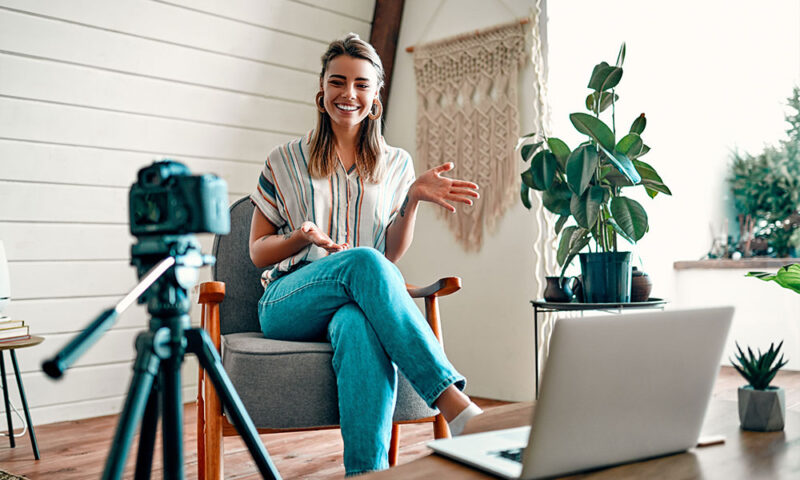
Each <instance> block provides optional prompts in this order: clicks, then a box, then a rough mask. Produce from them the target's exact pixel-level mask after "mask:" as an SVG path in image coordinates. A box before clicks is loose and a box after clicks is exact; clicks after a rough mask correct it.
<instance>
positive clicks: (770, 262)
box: [672, 257, 800, 270]
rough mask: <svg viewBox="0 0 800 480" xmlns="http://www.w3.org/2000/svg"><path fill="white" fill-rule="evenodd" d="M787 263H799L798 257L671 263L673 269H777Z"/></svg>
mask: <svg viewBox="0 0 800 480" xmlns="http://www.w3.org/2000/svg"><path fill="white" fill-rule="evenodd" d="M789 263H800V258H770V257H754V258H743V259H741V260H731V259H729V258H721V259H713V260H683V261H678V262H675V263H673V264H672V268H674V269H675V270H690V269H705V270H717V269H734V268H738V269H745V270H753V269H758V268H770V269H777V268H780V267H782V266H784V265H787V264H789Z"/></svg>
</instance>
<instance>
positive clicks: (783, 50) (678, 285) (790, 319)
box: [548, 0, 800, 369]
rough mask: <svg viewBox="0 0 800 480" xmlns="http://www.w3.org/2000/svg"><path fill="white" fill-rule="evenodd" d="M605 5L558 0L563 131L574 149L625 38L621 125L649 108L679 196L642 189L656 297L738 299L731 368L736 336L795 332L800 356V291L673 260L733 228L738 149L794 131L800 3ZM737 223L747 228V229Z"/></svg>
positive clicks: (555, 30) (757, 338)
mask: <svg viewBox="0 0 800 480" xmlns="http://www.w3.org/2000/svg"><path fill="white" fill-rule="evenodd" d="M595 7H596V2H591V1H588V0H566V1H557V2H550V5H549V6H548V8H549V17H550V21H549V24H548V28H549V41H550V52H549V53H550V57H549V59H550V94H551V105H552V108H553V135H555V136H562V138H563V139H564V140H566V141H567V143H568V144H570V145H575V143H577V142H579V141H580V140H579V138H580V136H579V135H578V134H577V132H575V129H574V128H573V127H572V125H571V124H570V123H569V119H568V115H569V113H570V112H574V111H583V109H584V108H585V107H583V99H584V98H585V95H586V94H587V91H588V89H587V88H586V84H587V83H588V79H589V75H590V73H591V69H592V66H593V65H595V64H596V63H598V62H600V61H601V60H606V61H608V62H609V63H613V62H614V61H615V59H616V54H617V49H618V48H619V45H620V44H621V43H622V42H623V41H625V42H627V57H626V59H625V65H624V68H625V73H624V76H623V78H622V82H621V83H620V85H619V88H618V93H619V95H620V101H619V103H618V105H617V106H618V109H617V125H618V128H619V129H624V131H627V129H628V128H629V126H630V123H631V122H632V120H633V119H634V118H635V117H636V116H637V115H638V114H639V113H641V112H645V113H646V114H647V119H648V123H647V130H646V131H645V132H644V135H643V137H644V139H645V142H646V143H647V144H648V145H650V147H652V151H651V152H650V153H648V155H647V156H646V157H644V160H645V161H647V162H649V163H651V164H652V165H653V166H654V167H656V169H657V170H658V171H659V173H660V174H661V176H662V177H663V179H664V181H665V182H666V183H667V185H669V187H670V188H671V189H672V192H673V196H672V197H665V196H662V195H659V196H658V197H657V198H656V199H655V200H650V199H648V198H646V197H645V196H644V195H641V194H639V195H638V198H639V199H640V201H641V202H642V204H643V205H644V206H645V208H646V209H647V212H648V215H649V216H650V232H649V233H648V234H647V235H646V236H645V237H644V239H643V240H642V241H641V242H640V244H639V246H638V249H637V251H638V254H639V255H640V257H641V261H642V264H643V267H644V270H646V271H647V272H649V274H650V276H651V277H652V279H653V281H654V290H653V296H658V297H666V298H668V299H670V300H671V301H672V302H671V303H672V306H681V307H687V306H697V305H715V304H716V305H719V304H731V305H736V306H737V311H736V314H735V316H734V323H733V326H732V329H731V335H730V336H729V339H728V340H729V341H728V346H727V348H726V355H725V356H724V358H723V360H722V363H723V364H727V357H728V354H730V353H732V347H733V341H734V340H738V341H739V342H740V344H750V345H753V346H760V347H763V348H766V347H768V346H769V343H770V342H772V341H774V342H778V341H780V340H781V339H786V341H787V344H786V346H785V351H787V352H788V356H789V357H795V358H796V357H797V352H798V351H800V350H798V348H800V343H798V342H800V337H798V330H799V329H800V324H798V316H797V298H796V297H797V295H796V294H794V293H792V292H790V291H788V290H784V289H781V288H779V287H778V286H777V285H766V284H763V283H762V282H758V281H756V280H753V279H745V278H744V277H743V275H744V274H745V273H746V271H745V270H743V269H738V270H728V269H725V270H713V271H702V270H685V271H681V272H676V271H674V270H673V267H672V264H673V262H674V261H676V260H695V259H699V258H701V257H703V256H704V255H705V254H706V253H707V252H708V249H709V247H710V245H711V234H710V229H709V224H710V223H713V225H714V227H715V228H720V226H721V225H722V224H723V221H724V219H725V218H726V215H727V210H726V205H728V204H729V195H730V194H729V192H728V187H727V185H726V181H725V178H726V176H727V175H728V165H729V162H730V152H731V151H732V150H733V149H735V148H739V149H741V150H744V151H749V152H751V153H754V154H755V153H758V152H760V151H761V149H762V148H763V146H764V145H765V144H768V143H769V144H774V143H777V141H778V140H779V139H782V138H784V135H785V134H784V132H785V129H786V124H785V122H784V120H783V119H784V114H785V113H786V111H787V109H786V98H787V97H788V96H789V95H790V94H791V91H792V87H793V85H798V84H800V3H798V2H797V1H795V0H776V1H771V2H759V3H753V2H746V1H741V0H736V1H723V0H714V1H706V2H691V1H687V0H681V1H677V2H626V1H617V0H615V1H609V2H604V4H603V8H595ZM579 32H602V33H594V34H581V33H579ZM587 38H591V41H586V39H587ZM730 228H731V232H732V234H733V235H734V237H735V236H737V235H738V226H737V225H735V224H731V225H730ZM773 270H774V269H773ZM770 290H771V291H770ZM788 368H791V369H796V368H798V363H797V362H791V363H790V364H789V366H788Z"/></svg>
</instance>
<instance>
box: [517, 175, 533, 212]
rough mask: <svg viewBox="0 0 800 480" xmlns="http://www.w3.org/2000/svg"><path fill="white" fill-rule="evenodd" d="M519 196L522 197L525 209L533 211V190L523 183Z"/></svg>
mask: <svg viewBox="0 0 800 480" xmlns="http://www.w3.org/2000/svg"><path fill="white" fill-rule="evenodd" d="M519 196H520V199H521V200H522V204H523V205H525V208H527V209H528V210H530V209H531V189H530V188H528V186H527V185H525V182H522V186H521V187H520V190H519Z"/></svg>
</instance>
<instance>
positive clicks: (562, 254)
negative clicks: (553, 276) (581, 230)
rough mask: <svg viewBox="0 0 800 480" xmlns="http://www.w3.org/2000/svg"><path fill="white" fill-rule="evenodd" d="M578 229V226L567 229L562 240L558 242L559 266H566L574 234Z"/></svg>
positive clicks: (557, 258)
mask: <svg viewBox="0 0 800 480" xmlns="http://www.w3.org/2000/svg"><path fill="white" fill-rule="evenodd" d="M577 229H578V227H576V226H571V227H567V228H565V229H564V231H563V232H562V233H561V238H560V239H559V241H558V250H557V251H556V261H557V262H558V264H559V265H564V260H566V259H567V254H568V253H569V248H570V244H571V242H572V234H573V233H575V231H576V230H577Z"/></svg>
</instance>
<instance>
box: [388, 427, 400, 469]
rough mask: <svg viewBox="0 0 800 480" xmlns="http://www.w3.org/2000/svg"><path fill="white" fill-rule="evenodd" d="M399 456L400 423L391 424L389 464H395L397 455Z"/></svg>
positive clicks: (392, 465) (391, 465)
mask: <svg viewBox="0 0 800 480" xmlns="http://www.w3.org/2000/svg"><path fill="white" fill-rule="evenodd" d="M399 456H400V424H398V423H393V424H392V439H391V441H390V442H389V466H390V467H394V466H395V465H397V457H399Z"/></svg>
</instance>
